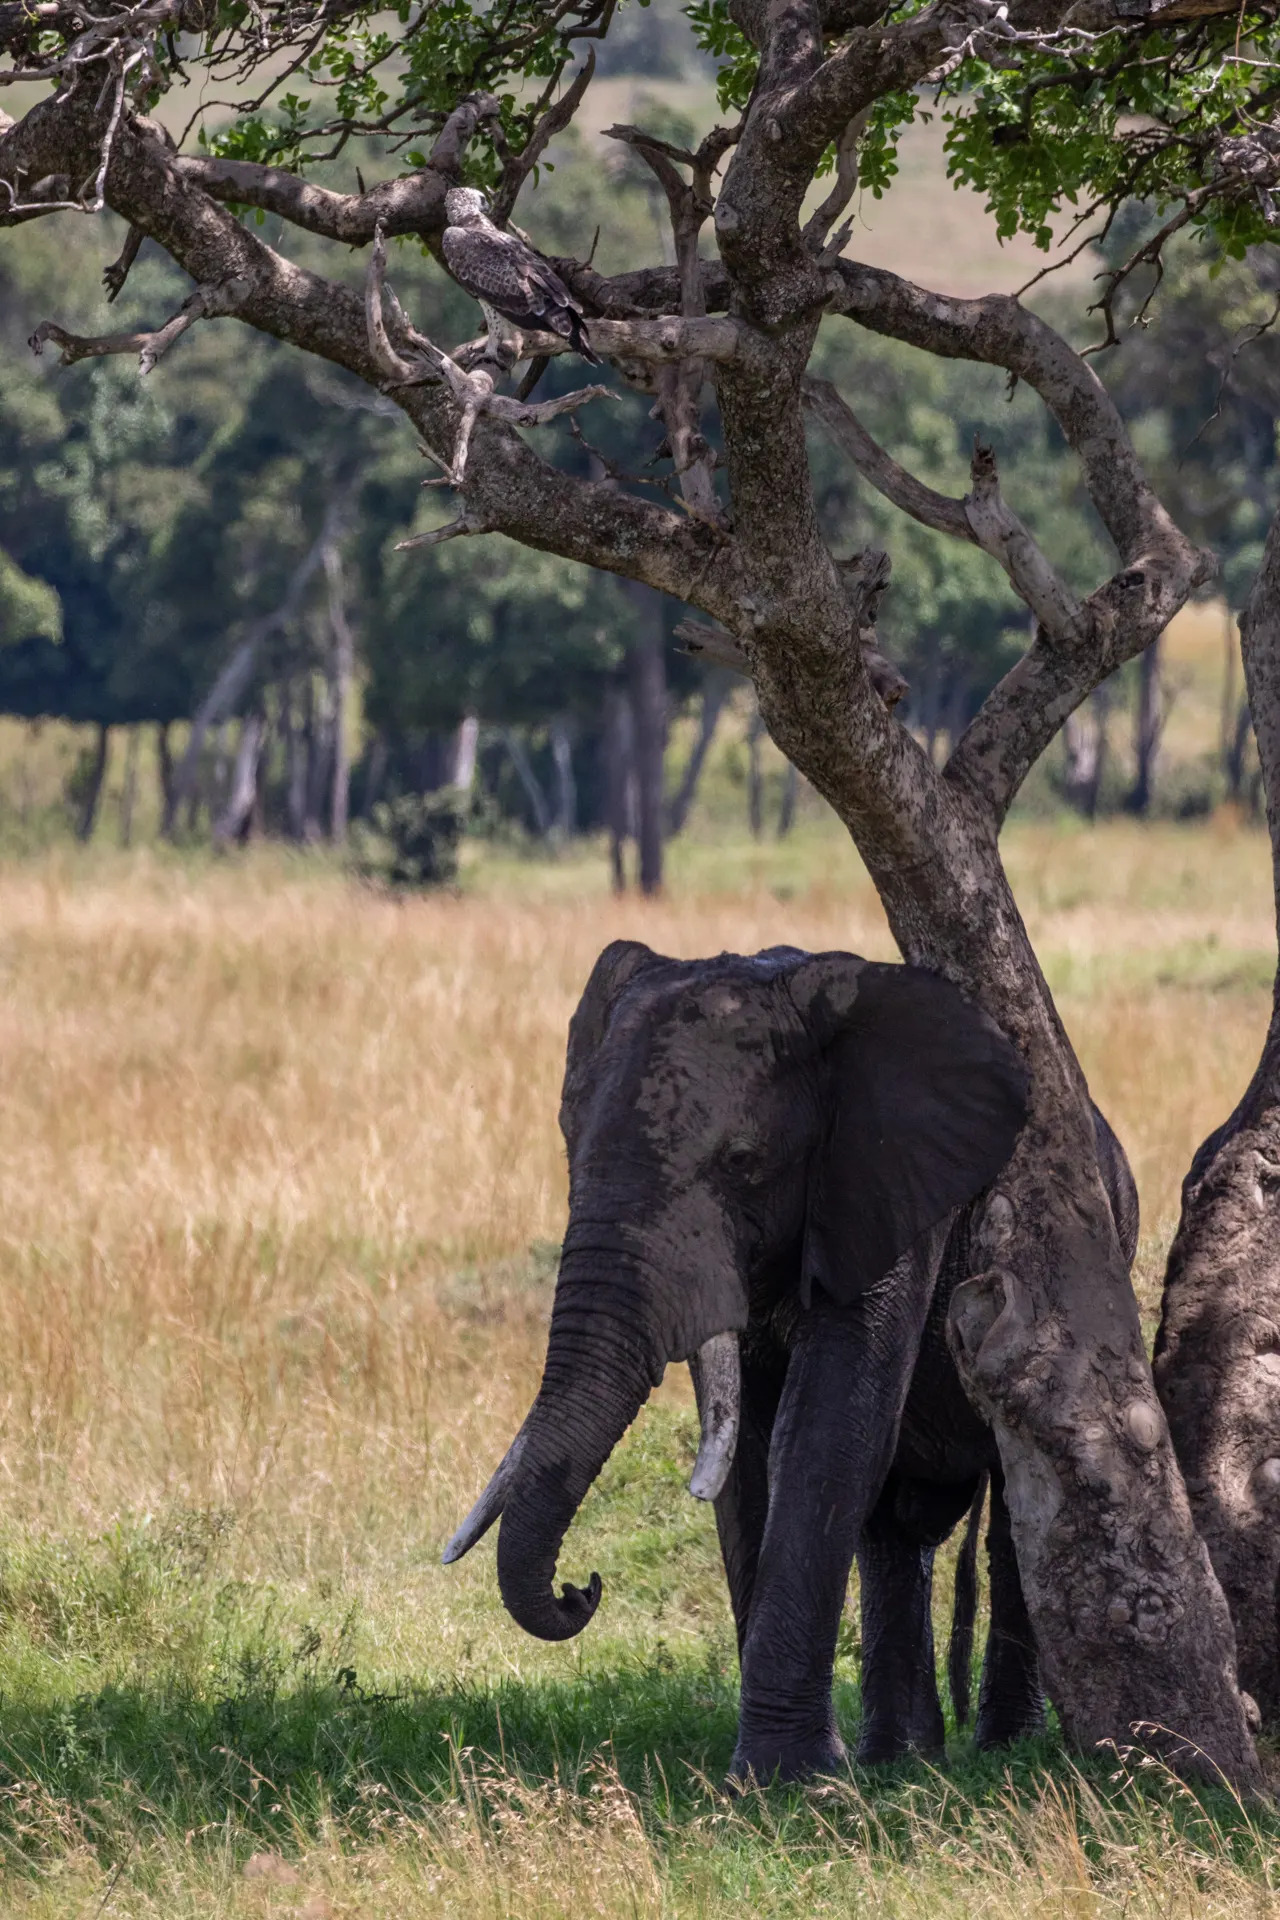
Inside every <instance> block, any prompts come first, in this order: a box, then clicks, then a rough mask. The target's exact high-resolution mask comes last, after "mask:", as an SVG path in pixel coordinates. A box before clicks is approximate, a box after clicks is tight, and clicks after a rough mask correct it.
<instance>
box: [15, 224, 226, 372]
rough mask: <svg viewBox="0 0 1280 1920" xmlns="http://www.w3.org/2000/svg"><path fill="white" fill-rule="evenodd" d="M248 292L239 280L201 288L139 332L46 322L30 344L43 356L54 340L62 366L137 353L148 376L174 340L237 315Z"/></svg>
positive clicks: (140, 364)
mask: <svg viewBox="0 0 1280 1920" xmlns="http://www.w3.org/2000/svg"><path fill="white" fill-rule="evenodd" d="M135 251H136V249H135ZM122 284H123V282H122ZM245 291H246V288H245V286H244V283H243V282H241V281H237V280H231V281H228V282H226V283H225V284H224V285H222V286H217V287H197V288H196V290H195V292H194V293H193V294H190V295H189V296H188V298H187V299H186V300H184V301H183V303H182V305H181V306H180V307H179V309H178V311H177V312H176V313H175V314H174V315H173V317H172V318H171V319H169V320H166V321H165V323H164V325H163V326H162V327H157V328H155V329H154V330H151V331H147V330H143V331H142V332H139V333H102V334H97V335H89V334H79V333H68V332H67V330H66V328H65V327H60V326H58V324H57V323H56V321H53V320H42V321H41V322H40V325H39V326H38V327H37V328H36V330H35V332H34V333H33V334H32V335H31V337H30V339H29V340H28V341H27V345H28V346H29V347H30V348H31V351H32V353H34V354H40V353H42V352H43V351H44V346H45V342H46V341H49V340H52V342H53V344H54V345H55V346H56V347H59V348H61V350H62V363H61V364H62V365H63V366H64V367H67V366H72V365H74V364H75V362H76V361H77V360H100V359H104V358H105V357H106V356H107V355H109V354H117V353H136V354H137V356H138V372H139V373H140V374H142V375H143V376H144V377H145V376H146V375H147V374H149V373H150V372H151V370H152V368H153V367H154V366H155V364H156V361H157V360H159V359H160V357H161V355H162V354H164V353H167V352H168V350H169V348H170V347H171V346H172V345H173V343H174V341H175V340H177V339H180V338H181V336H182V335H183V334H184V333H185V332H186V331H187V328H188V327H190V326H192V325H194V323H195V322H196V321H197V320H216V319H218V318H222V317H225V316H226V315H228V314H232V313H235V311H236V310H237V308H238V306H239V304H240V301H241V299H242V298H243V296H244V293H245Z"/></svg>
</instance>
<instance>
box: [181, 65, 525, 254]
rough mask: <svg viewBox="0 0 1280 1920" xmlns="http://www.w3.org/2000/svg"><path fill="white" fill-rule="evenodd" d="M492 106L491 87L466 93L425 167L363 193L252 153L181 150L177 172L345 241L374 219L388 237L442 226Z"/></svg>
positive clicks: (353, 241) (370, 230)
mask: <svg viewBox="0 0 1280 1920" xmlns="http://www.w3.org/2000/svg"><path fill="white" fill-rule="evenodd" d="M497 112H498V102H497V99H496V98H495V96H494V95H493V94H486V93H479V94H471V95H469V96H468V97H467V98H466V99H465V100H462V101H460V102H459V104H458V105H457V106H456V107H455V108H454V110H453V112H452V113H451V114H450V115H449V117H448V119H447V120H446V121H445V123H444V126H443V127H442V128H441V130H440V133H439V135H438V137H437V139H436V141H435V144H434V145H433V147H432V149H431V154H430V157H429V159H428V162H427V165H426V166H425V167H423V168H421V169H420V170H419V171H418V172H417V173H411V174H405V175H404V176H403V177H402V178H400V179H397V180H384V181H382V182H381V183H380V184H379V185H378V186H376V187H371V188H370V189H369V191H368V192H367V193H334V192H332V191H331V190H330V189H329V188H327V187H317V186H314V185H313V184H312V183H311V181H309V180H304V179H302V178H301V176H300V175H298V174H296V173H290V172H289V171H288V170H287V169H286V168H283V167H269V166H263V165H261V164H259V163H258V162H257V161H251V160H223V159H215V158H211V157H208V156H205V155H195V154H183V155H182V156H181V157H180V158H179V159H178V160H177V161H176V162H175V166H176V171H177V172H178V174H179V176H180V177H181V178H182V179H184V180H186V181H189V182H190V183H191V185H193V186H198V187H200V188H201V189H202V190H203V191H204V192H205V193H207V194H210V195H211V196H212V197H213V198H214V199H215V200H222V201H233V202H235V203H237V204H239V205H241V206H249V207H260V208H262V209H263V210H264V211H265V212H267V213H276V214H279V215H280V217H281V219H283V220H288V221H289V222H290V223H291V225H293V226H296V227H304V228H305V229H306V230H307V232H309V233H318V234H322V235H323V236H324V237H325V238H326V239H330V240H340V241H343V242H344V243H346V244H347V245H349V246H366V245H368V243H369V242H370V241H371V240H372V239H373V237H374V234H375V233H376V232H377V229H378V227H379V226H381V227H382V228H383V229H384V230H385V232H386V233H388V234H389V235H393V236H394V235H395V234H400V233H425V234H435V233H439V232H441V231H442V230H443V228H444V196H445V194H446V193H447V192H448V190H449V188H450V187H452V186H456V185H457V184H458V182H459V180H460V179H461V177H462V172H461V168H462V155H463V153H464V152H465V150H466V146H467V142H468V141H469V140H470V139H471V137H472V135H473V134H474V133H475V131H476V128H477V127H478V126H479V125H480V124H481V122H482V121H485V120H490V119H492V118H494V117H495V116H496V114H497Z"/></svg>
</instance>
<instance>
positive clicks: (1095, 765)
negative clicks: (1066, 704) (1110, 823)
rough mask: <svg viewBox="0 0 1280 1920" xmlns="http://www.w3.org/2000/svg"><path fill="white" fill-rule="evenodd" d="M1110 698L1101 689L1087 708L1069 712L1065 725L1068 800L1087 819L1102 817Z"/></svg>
mask: <svg viewBox="0 0 1280 1920" xmlns="http://www.w3.org/2000/svg"><path fill="white" fill-rule="evenodd" d="M1109 710H1110V701H1109V700H1108V698H1107V694H1106V689H1105V688H1103V687H1099V688H1098V690H1097V692H1096V693H1095V694H1094V695H1093V696H1092V698H1091V699H1090V700H1088V701H1087V702H1086V704H1085V705H1084V706H1083V707H1079V708H1077V710H1076V712H1075V713H1072V714H1068V716H1067V718H1066V720H1065V722H1064V723H1063V728H1062V750H1063V753H1064V755H1065V757H1066V767H1065V771H1064V773H1063V781H1062V784H1063V791H1064V792H1065V794H1066V797H1067V803H1068V805H1069V806H1071V807H1073V808H1074V809H1075V811H1076V812H1077V813H1079V814H1083V816H1084V818H1085V819H1086V820H1096V819H1097V817H1098V797H1099V795H1100V793H1101V791H1102V777H1103V774H1104V773H1105V772H1106V767H1107V716H1108V713H1109Z"/></svg>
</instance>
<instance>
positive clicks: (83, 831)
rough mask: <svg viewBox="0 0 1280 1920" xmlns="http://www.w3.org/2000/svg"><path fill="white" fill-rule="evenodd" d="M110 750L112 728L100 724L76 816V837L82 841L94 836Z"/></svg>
mask: <svg viewBox="0 0 1280 1920" xmlns="http://www.w3.org/2000/svg"><path fill="white" fill-rule="evenodd" d="M110 752H111V729H110V727H108V726H99V728H98V730H97V733H96V734H95V736H94V742H93V752H92V755H91V756H90V760H89V765H88V768H87V770H86V775H85V785H84V793H83V795H82V797H81V801H80V812H79V813H78V815H77V816H76V839H77V840H79V841H81V842H87V841H89V840H91V839H92V838H93V829H94V824H95V822H96V821H97V818H98V802H99V801H100V800H101V798H102V789H103V785H104V783H105V781H106V778H107V760H108V757H109V755H110Z"/></svg>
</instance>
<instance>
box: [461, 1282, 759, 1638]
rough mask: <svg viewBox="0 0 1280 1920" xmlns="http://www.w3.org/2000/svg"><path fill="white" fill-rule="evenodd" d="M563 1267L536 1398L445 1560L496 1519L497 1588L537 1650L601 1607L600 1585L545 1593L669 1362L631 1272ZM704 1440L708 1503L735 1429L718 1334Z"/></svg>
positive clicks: (728, 1357)
mask: <svg viewBox="0 0 1280 1920" xmlns="http://www.w3.org/2000/svg"><path fill="white" fill-rule="evenodd" d="M578 1265H579V1262H578V1261H577V1260H572V1263H570V1257H568V1256H567V1257H566V1260H565V1262H564V1263H562V1266H561V1272H560V1280H559V1284H558V1285H557V1288H556V1301H555V1308H554V1310H553V1313H552V1317H551V1334H550V1339H549V1342H548V1347H547V1361H546V1366H545V1368H544V1370H543V1377H542V1385H541V1387H540V1388H539V1390H538V1397H537V1399H536V1400H535V1401H534V1403H533V1406H532V1407H531V1408H530V1410H529V1414H528V1416H527V1418H526V1420H525V1422H524V1425H523V1426H522V1427H521V1429H520V1431H519V1433H518V1434H517V1435H516V1437H515V1439H514V1440H513V1441H512V1443H511V1446H510V1447H509V1448H508V1450H507V1453H506V1456H505V1458H504V1459H503V1461H502V1463H501V1465H500V1466H499V1467H498V1470H497V1472H496V1473H495V1474H494V1476H493V1478H492V1480H491V1481H490V1482H489V1485H488V1486H487V1487H486V1488H485V1490H484V1492H483V1493H482V1494H481V1496H480V1498H479V1500H478V1501H477V1502H476V1504H475V1506H474V1507H473V1508H472V1510H471V1512H470V1513H469V1514H468V1515H467V1518H466V1519H465V1520H464V1521H463V1523H462V1525H461V1526H460V1527H459V1528H458V1531H457V1532H456V1533H455V1534H454V1536H453V1538H452V1540H451V1541H450V1542H449V1545H448V1547H447V1548H446V1549H445V1555H444V1558H445V1562H446V1564H448V1563H449V1562H451V1561H454V1560H458V1559H460V1558H461V1557H462V1555H463V1554H464V1553H466V1552H468V1551H469V1549H470V1548H471V1547H473V1546H474V1545H475V1543H476V1541H477V1540H479V1539H480V1538H481V1536H482V1535H483V1534H484V1533H485V1532H487V1530H488V1529H489V1527H491V1526H492V1524H493V1522H494V1521H495V1520H496V1519H497V1518H498V1516H499V1515H501V1516H502V1528H501V1531H500V1533H499V1536H498V1582H499V1586H500V1588H501V1591H502V1599H503V1603H504V1605H505V1606H506V1608H507V1611H508V1612H509V1613H510V1614H511V1615H512V1617H513V1619H515V1620H516V1621H517V1622H518V1623H519V1624H520V1625H521V1626H522V1627H523V1628H524V1629H525V1631H526V1632H528V1633H532V1634H535V1635H537V1637H538V1638H539V1639H542V1640H567V1639H569V1638H571V1637H572V1636H573V1635H574V1634H576V1633H580V1632H581V1631H582V1629H583V1627H585V1626H586V1624H587V1622H588V1620H590V1618H591V1616H592V1614H593V1613H594V1612H595V1610H596V1607H597V1605H598V1604H599V1600H600V1577H599V1575H598V1574H595V1573H593V1574H592V1575H591V1578H590V1580H589V1582H588V1583H587V1585H586V1587H585V1588H580V1587H574V1586H569V1585H566V1586H565V1587H563V1588H562V1590H561V1592H560V1594H559V1595H557V1594H556V1593H555V1590H554V1585H553V1582H554V1579H555V1571H556V1562H557V1559H558V1558H559V1553H560V1548H561V1545H562V1544H563V1541H564V1537H565V1534H566V1533H567V1532H568V1530H569V1527H570V1525H571V1523H572V1521H573V1517H574V1515H575V1514H576V1513H577V1511H578V1508H579V1506H580V1505H581V1503H582V1500H583V1498H584V1496H585V1494H586V1492H587V1489H588V1488H589V1487H590V1486H591V1484H592V1482H593V1481H594V1480H595V1478H596V1476H597V1474H598V1473H599V1472H600V1470H601V1468H602V1467H603V1466H604V1463H605V1461H606V1460H607V1459H608V1458H609V1455H610V1454H611V1453H612V1452H613V1449H614V1447H615V1446H616V1445H617V1444H618V1442H619V1440H620V1439H621V1438H622V1436H623V1434H624V1433H625V1432H626V1430H627V1428H628V1427H629V1426H630V1425H631V1422H632V1421H633V1420H634V1419H635V1417H636V1414H637V1413H638V1412H639V1411H640V1408H641V1407H642V1406H643V1405H644V1402H645V1401H646V1400H647V1399H648V1397H649V1394H650V1392H651V1390H652V1388H653V1387H654V1386H656V1385H657V1384H658V1382H659V1380H660V1379H661V1378H662V1372H663V1368H664V1366H665V1363H666V1358H667V1356H666V1354H665V1353H664V1352H662V1350H661V1345H660V1342H659V1341H658V1340H657V1339H656V1338H655V1336H654V1334H653V1332H652V1330H651V1328H650V1326H649V1325H648V1324H647V1317H646V1314H645V1311H644V1302H645V1301H646V1300H647V1299H648V1298H649V1296H650V1293H651V1291H652V1289H651V1288H647V1287H646V1286H645V1285H644V1284H643V1281H642V1278H641V1277H640V1276H638V1275H636V1274H635V1273H634V1272H628V1271H626V1270H625V1269H623V1270H621V1271H620V1270H619V1268H618V1266H616V1265H614V1264H613V1263H610V1270H609V1272H608V1277H607V1278H604V1277H601V1265H600V1263H599V1261H598V1258H597V1260H596V1261H595V1262H593V1263H592V1266H591V1271H590V1273H589V1274H586V1275H584V1274H580V1273H577V1272H575V1271H574V1269H575V1268H576V1267H578ZM695 1374H696V1376H697V1378H698V1381H699V1397H700V1401H701V1405H702V1418H703V1434H702V1446H701V1448H700V1450H699V1454H698V1463H697V1466H696V1467H695V1469H694V1475H693V1481H692V1483H691V1489H692V1491H693V1492H694V1493H696V1494H697V1495H698V1497H699V1498H701V1499H714V1498H715V1496H716V1494H717V1493H718V1492H719V1490H720V1487H721V1486H722V1485H723V1483H724V1479H725V1476H726V1475H727V1473H728V1471H729V1467H730V1465H731V1464H732V1460H733V1450H734V1446H735V1444H736V1440H737V1426H738V1355H737V1336H736V1335H733V1334H728V1335H725V1334H718V1335H716V1336H714V1337H713V1338H712V1339H711V1340H709V1341H707V1342H706V1343H705V1344H704V1346H703V1347H702V1349H701V1351H700V1353H699V1355H698V1356H697V1359H696V1361H695Z"/></svg>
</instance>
